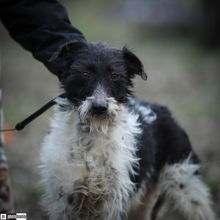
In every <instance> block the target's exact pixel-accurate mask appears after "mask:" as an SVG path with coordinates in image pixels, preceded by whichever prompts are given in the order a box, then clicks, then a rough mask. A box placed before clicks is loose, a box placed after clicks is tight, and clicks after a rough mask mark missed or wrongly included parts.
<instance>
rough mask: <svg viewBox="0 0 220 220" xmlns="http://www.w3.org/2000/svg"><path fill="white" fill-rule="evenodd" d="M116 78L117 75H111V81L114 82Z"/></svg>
mask: <svg viewBox="0 0 220 220" xmlns="http://www.w3.org/2000/svg"><path fill="white" fill-rule="evenodd" d="M118 78H119V75H117V74H112V75H111V79H112V80H114V81H115V80H117V79H118Z"/></svg>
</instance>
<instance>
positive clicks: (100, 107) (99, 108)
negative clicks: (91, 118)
mask: <svg viewBox="0 0 220 220" xmlns="http://www.w3.org/2000/svg"><path fill="white" fill-rule="evenodd" d="M107 107H108V105H107V103H106V102H104V101H101V102H97V101H95V102H93V103H92V111H93V113H95V114H96V115H102V114H104V113H105V112H106V111H107Z"/></svg>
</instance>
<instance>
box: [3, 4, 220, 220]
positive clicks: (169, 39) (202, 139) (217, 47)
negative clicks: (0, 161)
mask: <svg viewBox="0 0 220 220" xmlns="http://www.w3.org/2000/svg"><path fill="white" fill-rule="evenodd" d="M60 2H61V3H62V4H63V5H64V6H65V7H66V9H67V11H68V14H69V18H70V20H71V23H72V24H73V26H75V27H76V28H78V29H79V30H80V31H81V32H82V33H83V34H84V36H85V37H86V39H87V40H88V41H92V42H94V41H99V40H102V41H106V42H107V43H108V44H109V46H112V47H118V48H122V47H123V46H124V45H127V46H128V47H129V48H133V49H134V52H135V54H136V55H137V56H138V57H139V58H140V59H141V61H142V62H143V64H144V66H145V70H146V73H147V74H148V80H147V82H145V81H142V80H141V79H139V78H137V79H135V90H136V96H137V97H138V98H140V99H143V100H147V101H151V102H157V103H160V104H163V105H167V106H169V108H170V110H171V111H172V112H173V115H174V117H175V118H177V120H178V121H179V123H180V124H181V125H182V127H183V128H184V129H185V130H186V131H187V133H188V135H189V137H190V140H191V142H192V144H193V146H194V149H195V151H196V153H197V154H198V155H199V157H200V158H201V161H202V174H203V178H204V181H205V182H206V184H207V185H208V186H209V187H210V188H211V193H212V198H213V201H214V202H213V206H214V208H215V210H216V212H217V213H218V215H219V216H220V35H219V30H220V1H219V0H142V1H141V0H127V1H125V0H124V1H123V0H121V1H115V0H111V1H108V0H93V1H89V0H80V1H79V0H75V1H67V0H66V1H64V0H63V1H60ZM0 53H1V86H2V89H3V109H4V114H5V127H6V128H7V127H9V128H11V127H14V125H15V124H16V123H17V122H19V121H21V120H23V119H24V118H26V117H27V116H29V115H30V114H31V113H33V112H34V111H35V110H37V109H39V108H40V107H41V106H42V105H44V104H45V103H46V102H48V101H49V100H50V99H52V98H53V97H55V96H57V95H59V94H60V93H61V92H62V91H61V89H60V87H59V81H58V79H57V77H56V76H54V75H52V74H51V73H50V72H49V71H48V70H47V69H46V68H45V67H44V66H43V64H41V63H40V62H38V61H36V60H35V59H34V58H33V57H32V55H31V54H30V53H29V52H27V51H25V50H24V49H22V48H21V46H20V45H18V44H17V43H16V42H14V41H13V40H12V39H11V38H10V36H9V35H8V33H7V31H6V30H5V28H4V27H3V26H2V24H0ZM52 115H53V110H49V111H48V112H46V113H45V114H44V115H42V116H41V117H40V118H38V119H37V120H35V121H34V122H32V123H31V124H30V125H28V127H26V128H25V129H24V131H20V132H11V133H9V132H8V133H5V139H6V144H5V148H6V155H7V157H8V164H9V167H10V176H11V182H12V191H13V195H14V200H15V208H16V212H26V213H27V214H28V219H30V220H39V219H47V218H46V217H45V216H44V214H43V211H42V209H41V207H40V205H39V200H40V196H41V195H42V194H43V189H42V188H41V187H40V186H39V184H38V182H39V180H40V175H39V172H40V169H39V168H38V166H39V165H40V162H39V150H40V146H41V142H42V140H43V137H44V135H45V133H46V132H47V131H48V129H49V118H50V117H51V116H52Z"/></svg>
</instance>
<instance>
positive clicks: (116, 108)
mask: <svg viewBox="0 0 220 220" xmlns="http://www.w3.org/2000/svg"><path fill="white" fill-rule="evenodd" d="M57 56H63V57H64V59H66V60H67V61H68V62H67V67H66V70H64V73H63V79H62V83H63V87H64V89H65V92H66V95H67V98H59V99H58V100H57V102H58V103H59V105H58V106H57V107H56V113H55V116H54V118H53V119H52V121H51V131H50V133H49V134H48V135H47V136H46V138H45V140H44V143H43V146H42V151H41V160H42V162H43V165H42V170H43V171H42V175H43V183H44V184H45V186H46V193H45V196H44V200H43V201H44V206H45V207H46V209H47V210H48V212H49V215H50V218H51V219H53V220H58V219H59V220H60V219H62V220H64V219H65V220H84V219H93V220H113V219H114V220H122V219H123V220H124V219H137V220H138V219H139V220H147V219H148V220H156V219H164V218H165V217H164V216H168V215H169V216H172V217H173V218H174V219H178V220H179V219H181V218H183V219H189V220H207V219H209V220H214V219H215V217H214V214H213V212H212V210H211V208H210V200H209V192H208V189H207V187H206V186H205V185H204V184H203V182H202V181H201V179H200V175H199V168H200V166H199V164H198V158H197V156H196V155H195V153H194V152H193V150H192V147H191V144H190V142H189V140H188V137H187V135H186V134H185V132H184V130H183V129H182V128H181V127H180V126H179V125H178V124H177V122H176V121H175V120H174V119H173V118H172V116H171V114H170V112H169V111H168V110H167V108H166V107H163V106H160V105H157V104H150V103H147V102H141V101H139V100H137V99H135V98H133V96H132V92H131V90H130V88H131V87H132V85H133V84H132V79H133V78H134V76H135V75H136V74H138V75H140V76H141V77H142V78H143V79H144V80H146V78H147V76H146V74H145V72H144V71H143V66H142V64H141V62H140V60H139V59H138V58H137V57H136V56H135V55H134V54H133V53H132V52H131V51H129V50H128V49H127V48H124V49H123V50H119V49H116V48H109V47H108V46H107V45H106V44H103V43H96V44H93V43H87V42H84V41H80V42H71V43H69V44H67V45H65V46H63V47H61V48H60V50H59V52H58V53H57V54H55V55H54V57H53V58H54V59H55V58H56V57H57ZM61 78H62V76H61ZM176 216H179V217H176ZM166 219H168V217H166Z"/></svg>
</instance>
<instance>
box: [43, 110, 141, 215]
mask: <svg viewBox="0 0 220 220" xmlns="http://www.w3.org/2000/svg"><path fill="white" fill-rule="evenodd" d="M85 127H86V126H81V125H80V121H79V119H78V115H77V113H75V112H74V111H73V110H69V111H67V112H61V111H59V110H58V109H57V112H56V113H55V116H54V118H53V119H52V121H51V132H50V134H48V135H47V136H46V138H45V140H44V143H43V145H42V151H41V161H42V162H43V165H42V169H43V172H42V175H43V182H44V184H45V185H46V193H45V199H44V202H45V204H47V206H49V207H48V210H49V212H50V214H51V215H53V216H54V217H53V219H56V217H55V216H56V213H57V218H60V214H59V213H64V212H70V213H71V212H74V210H75V214H74V215H76V213H80V212H81V214H82V212H84V215H90V214H91V215H97V214H99V213H102V216H101V218H102V219H119V215H120V214H121V213H123V212H125V208H126V207H125V206H126V203H127V200H128V198H129V196H130V194H132V193H133V191H134V188H135V185H134V184H133V183H132V181H131V180H130V175H133V174H135V171H134V170H133V168H134V167H135V166H137V164H138V158H137V157H136V150H137V149H136V139H135V136H136V135H138V134H139V133H140V132H141V130H140V128H139V125H138V123H137V115H132V114H129V113H128V112H126V111H125V112H119V114H118V116H117V117H116V118H115V120H114V122H112V123H111V125H110V126H109V127H108V132H107V136H106V135H104V134H103V133H102V132H97V131H94V130H93V131H92V132H90V133H89V132H88V129H89V127H87V128H85ZM82 128H83V129H82ZM85 130H87V131H85ZM70 197H72V199H71V200H70V199H68V198H70ZM97 201H99V202H97ZM113 206H114V207H113ZM68 210H69V211H68ZM67 214H68V213H67ZM68 215H70V214H68ZM79 215H80V214H79ZM103 215H104V216H103ZM58 216H59V217H58ZM81 218H82V217H81ZM79 219H80V217H79ZM82 219H83V218H82Z"/></svg>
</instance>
